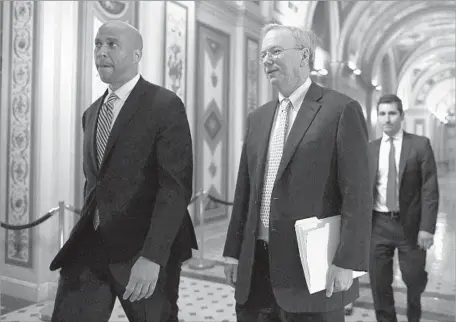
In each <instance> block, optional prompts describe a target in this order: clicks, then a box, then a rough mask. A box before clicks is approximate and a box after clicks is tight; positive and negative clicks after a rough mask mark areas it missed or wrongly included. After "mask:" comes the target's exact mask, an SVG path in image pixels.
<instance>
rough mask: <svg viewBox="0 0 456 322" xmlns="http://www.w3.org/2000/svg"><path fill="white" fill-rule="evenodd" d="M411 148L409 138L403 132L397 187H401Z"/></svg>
mask: <svg viewBox="0 0 456 322" xmlns="http://www.w3.org/2000/svg"><path fill="white" fill-rule="evenodd" d="M411 147H412V142H411V136H410V135H408V133H407V132H404V136H403V137H402V148H401V156H400V159H399V187H400V186H401V182H402V176H403V175H404V170H405V166H406V164H407V158H408V155H409V152H410V148H411Z"/></svg>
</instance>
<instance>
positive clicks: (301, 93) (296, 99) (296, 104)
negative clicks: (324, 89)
mask: <svg viewBox="0 0 456 322" xmlns="http://www.w3.org/2000/svg"><path fill="white" fill-rule="evenodd" d="M311 83H312V81H311V80H310V78H307V80H306V81H305V82H304V83H303V84H302V85H301V86H299V87H298V88H297V89H296V90H295V91H294V92H293V93H291V95H290V96H289V97H288V98H289V99H290V101H291V103H292V105H293V108H292V109H291V110H290V111H289V113H288V117H289V126H288V131H287V133H286V136H285V140H286V139H287V138H288V135H289V134H290V131H291V128H292V126H293V124H294V121H295V120H296V116H297V115H298V112H299V110H300V108H301V105H302V102H303V101H304V97H305V96H306V94H307V91H308V90H309V87H310V85H311ZM284 98H285V96H283V95H282V94H281V93H279V104H278V105H277V108H276V112H275V116H274V123H273V124H272V129H271V134H270V141H269V144H271V141H272V138H273V137H274V134H275V132H276V131H277V127H278V126H279V124H278V123H279V122H277V115H278V111H279V107H280V103H281V102H282V100H283V99H284ZM266 162H267V160H266ZM258 220H259V224H258V226H259V229H258V236H257V238H258V239H263V240H267V239H268V238H267V237H266V236H265V235H266V234H267V232H265V231H263V229H264V227H263V225H262V224H261V219H260V218H258ZM225 262H226V263H227V264H237V263H238V260H237V259H235V258H231V257H225Z"/></svg>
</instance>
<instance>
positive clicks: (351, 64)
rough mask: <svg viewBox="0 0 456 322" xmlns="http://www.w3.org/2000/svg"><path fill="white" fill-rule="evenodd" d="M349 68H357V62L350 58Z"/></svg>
mask: <svg viewBox="0 0 456 322" xmlns="http://www.w3.org/2000/svg"><path fill="white" fill-rule="evenodd" d="M348 68H350V69H351V70H355V69H356V64H355V63H354V62H352V61H351V60H350V61H348Z"/></svg>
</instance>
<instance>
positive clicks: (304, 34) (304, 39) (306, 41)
mask: <svg viewBox="0 0 456 322" xmlns="http://www.w3.org/2000/svg"><path fill="white" fill-rule="evenodd" d="M271 30H288V31H290V32H291V33H292V34H293V37H294V39H295V41H296V46H297V47H299V48H301V49H304V48H308V49H309V67H310V68H313V65H314V62H315V49H316V47H317V44H318V42H319V41H318V37H317V35H316V34H315V33H314V32H313V31H311V30H303V29H301V28H298V27H294V26H286V25H279V24H277V23H270V24H267V25H265V26H264V27H263V29H262V30H261V34H262V38H264V36H266V34H267V33H268V32H269V31H271Z"/></svg>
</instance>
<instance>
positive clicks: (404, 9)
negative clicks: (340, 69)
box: [339, 1, 456, 82]
mask: <svg viewBox="0 0 456 322" xmlns="http://www.w3.org/2000/svg"><path fill="white" fill-rule="evenodd" d="M340 8H341V10H342V12H341V17H342V19H343V20H342V21H341V25H342V31H341V36H342V39H341V40H340V42H341V43H340V44H339V53H340V56H341V57H339V58H340V59H341V60H345V61H347V60H350V61H352V62H353V63H355V64H356V66H357V67H358V68H360V69H361V71H362V74H361V77H363V78H364V80H365V81H366V82H370V81H371V80H372V78H373V76H374V75H375V74H376V72H377V71H378V69H379V68H380V66H381V62H382V58H383V57H384V56H385V55H386V54H387V53H388V52H392V53H393V55H394V58H395V61H396V72H397V77H398V78H402V77H403V76H404V75H407V74H409V73H407V71H409V70H414V71H415V72H414V73H412V74H414V75H425V74H426V71H427V70H428V69H432V68H435V67H436V66H439V65H440V66H441V65H448V66H449V68H451V66H454V65H455V56H456V52H455V39H456V1H359V2H354V1H342V2H341V5H340ZM398 81H400V79H399V80H398Z"/></svg>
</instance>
